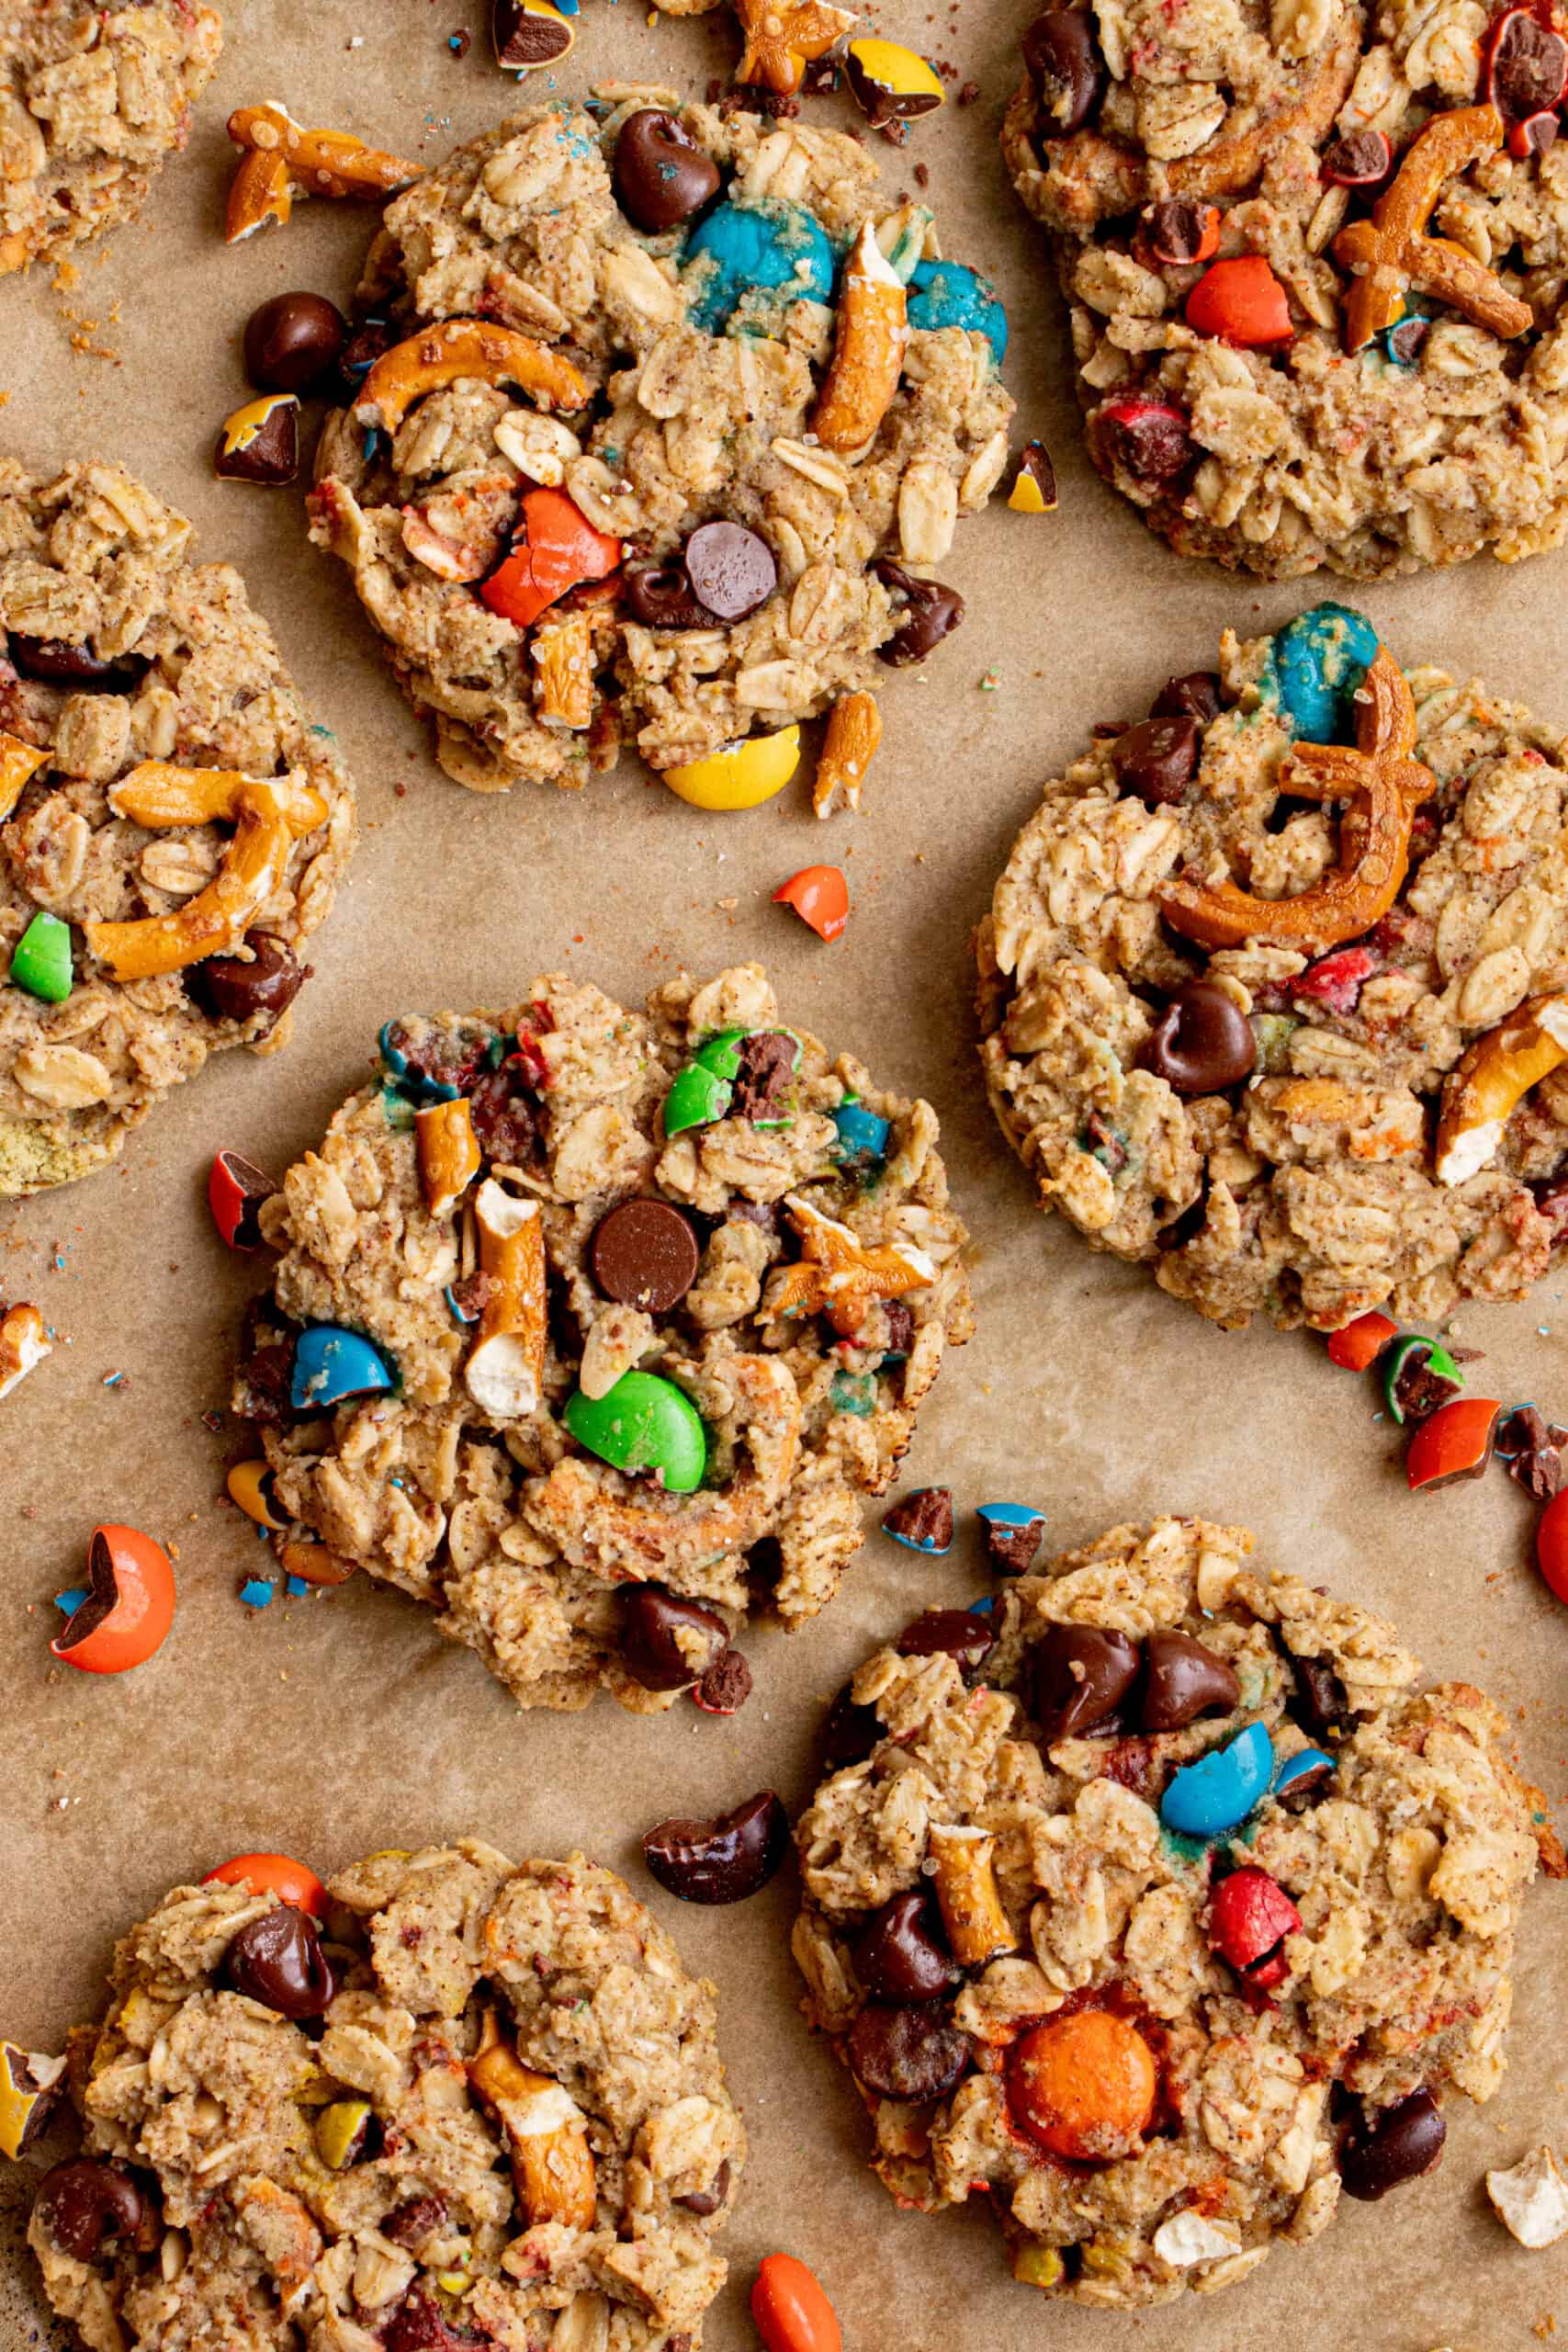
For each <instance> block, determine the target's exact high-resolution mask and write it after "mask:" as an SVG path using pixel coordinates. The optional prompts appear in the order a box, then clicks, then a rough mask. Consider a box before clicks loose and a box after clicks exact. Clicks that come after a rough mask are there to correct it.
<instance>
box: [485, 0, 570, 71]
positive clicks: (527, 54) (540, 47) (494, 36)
mask: <svg viewBox="0 0 1568 2352" xmlns="http://www.w3.org/2000/svg"><path fill="white" fill-rule="evenodd" d="M490 29H491V40H492V41H493V42H494V44H495V62H496V63H497V64H498V65H503V66H505V67H506V68H507V69H508V71H516V72H521V73H526V72H530V71H531V70H532V69H533V68H534V67H535V66H536V65H548V64H550V63H552V62H553V61H554V60H555V59H556V58H558V57H564V56H565V55H566V52H567V51H568V50H569V49H570V47H571V44H572V41H573V40H574V39H575V38H576V36H575V35H574V33H573V32H572V29H571V27H570V24H568V22H567V21H566V19H565V17H536V16H535V15H533V14H532V13H531V12H530V11H529V10H527V9H525V8H524V7H523V6H522V5H521V0H493V6H492V7H491V19H490Z"/></svg>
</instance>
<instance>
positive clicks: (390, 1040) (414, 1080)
mask: <svg viewBox="0 0 1568 2352" xmlns="http://www.w3.org/2000/svg"><path fill="white" fill-rule="evenodd" d="M401 1025H402V1024H401V1023H400V1022H399V1021H397V1020H395V1019H394V1020H391V1021H384V1022H383V1023H382V1024H381V1031H380V1035H379V1036H378V1039H377V1041H376V1042H377V1045H378V1048H379V1051H380V1056H381V1059H382V1060H383V1061H384V1062H385V1063H386V1065H387V1068H388V1069H389V1070H390V1072H391V1074H392V1077H393V1080H395V1082H396V1084H397V1088H398V1091H399V1093H400V1094H406V1095H407V1097H408V1099H409V1100H410V1102H411V1103H455V1102H456V1101H457V1097H458V1095H459V1094H460V1093H461V1091H462V1089H461V1088H460V1087H457V1086H449V1085H447V1084H446V1081H445V1080H442V1079H438V1078H428V1077H427V1076H426V1075H425V1073H424V1072H423V1070H422V1069H417V1068H416V1067H415V1065H414V1064H413V1063H412V1062H411V1061H410V1059H409V1057H408V1056H407V1055H406V1054H405V1053H404V1051H403V1049H402V1047H401V1046H400V1045H399V1043H398V1036H397V1033H398V1030H399V1029H400V1026H401Z"/></svg>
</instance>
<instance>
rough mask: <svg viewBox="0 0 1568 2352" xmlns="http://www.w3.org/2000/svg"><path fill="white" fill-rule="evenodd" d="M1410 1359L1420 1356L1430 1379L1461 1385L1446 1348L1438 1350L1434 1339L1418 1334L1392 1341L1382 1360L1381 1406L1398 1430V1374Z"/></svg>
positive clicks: (1460, 1375)
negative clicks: (1386, 1409)
mask: <svg viewBox="0 0 1568 2352" xmlns="http://www.w3.org/2000/svg"><path fill="white" fill-rule="evenodd" d="M1412 1356H1424V1357H1425V1358H1426V1363H1425V1367H1424V1368H1425V1370H1426V1371H1427V1372H1429V1373H1431V1374H1433V1376H1434V1378H1436V1379H1438V1380H1451V1381H1452V1382H1453V1384H1454V1385H1455V1387H1456V1388H1462V1387H1463V1386H1464V1374H1463V1373H1462V1372H1461V1370H1460V1368H1459V1366H1458V1364H1457V1363H1455V1362H1454V1360H1453V1358H1452V1356H1450V1353H1449V1351H1448V1350H1447V1348H1445V1347H1440V1346H1439V1345H1438V1341H1437V1340H1424V1339H1423V1338H1422V1337H1421V1335H1420V1333H1419V1332H1415V1333H1412V1334H1411V1335H1410V1337H1409V1338H1407V1339H1404V1340H1395V1342H1394V1344H1393V1347H1392V1348H1390V1350H1389V1351H1388V1353H1387V1355H1386V1356H1385V1357H1384V1358H1383V1365H1382V1393H1383V1402H1384V1404H1385V1405H1386V1406H1387V1407H1388V1409H1389V1411H1390V1413H1391V1414H1392V1416H1393V1419H1394V1420H1395V1421H1397V1422H1398V1424H1399V1426H1400V1427H1401V1428H1402V1429H1403V1428H1404V1406H1403V1405H1402V1404H1401V1403H1400V1401H1399V1375H1400V1374H1401V1373H1402V1372H1403V1371H1404V1367H1405V1365H1406V1364H1407V1363H1409V1362H1410V1359H1411V1358H1412Z"/></svg>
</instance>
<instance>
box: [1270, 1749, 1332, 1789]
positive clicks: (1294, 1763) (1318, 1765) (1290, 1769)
mask: <svg viewBox="0 0 1568 2352" xmlns="http://www.w3.org/2000/svg"><path fill="white" fill-rule="evenodd" d="M1325 1764H1326V1765H1327V1767H1328V1769H1329V1770H1330V1771H1331V1772H1337V1770H1338V1769H1339V1767H1338V1765H1337V1763H1336V1761H1335V1759H1334V1758H1333V1757H1332V1756H1330V1755H1329V1754H1328V1753H1327V1751H1326V1750H1325V1749H1324V1748H1321V1747H1303V1748H1300V1749H1298V1750H1297V1752H1296V1754H1295V1755H1294V1756H1287V1757H1286V1758H1285V1760H1284V1762H1283V1763H1282V1764H1281V1765H1280V1769H1279V1770H1278V1771H1277V1772H1276V1773H1275V1775H1274V1794H1275V1795H1276V1796H1277V1797H1282V1796H1283V1795H1284V1793H1285V1792H1286V1790H1287V1789H1288V1788H1291V1787H1292V1785H1293V1784H1294V1783H1295V1782H1296V1781H1304V1780H1305V1779H1306V1778H1307V1775H1308V1774H1309V1773H1312V1772H1316V1771H1319V1770H1321V1769H1322V1767H1323V1766H1324V1765H1325Z"/></svg>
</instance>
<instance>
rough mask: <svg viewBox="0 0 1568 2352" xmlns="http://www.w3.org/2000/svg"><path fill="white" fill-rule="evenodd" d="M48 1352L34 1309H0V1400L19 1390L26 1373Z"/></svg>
mask: <svg viewBox="0 0 1568 2352" xmlns="http://www.w3.org/2000/svg"><path fill="white" fill-rule="evenodd" d="M52 1353H53V1350H52V1348H51V1345H50V1339H49V1333H48V1331H47V1329H45V1327H44V1319H43V1317H42V1316H41V1315H40V1314H39V1311H38V1308H37V1307H36V1306H27V1305H25V1304H18V1305H17V1306H8V1307H0V1397H8V1396H9V1395H10V1394H11V1391H12V1389H13V1388H18V1387H20V1385H21V1384H22V1382H23V1381H24V1380H25V1379H26V1378H27V1376H28V1373H29V1372H32V1371H35V1370H36V1369H37V1367H38V1366H39V1364H40V1363H42V1362H43V1360H44V1358H45V1356H47V1355H51V1354H52Z"/></svg>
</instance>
